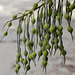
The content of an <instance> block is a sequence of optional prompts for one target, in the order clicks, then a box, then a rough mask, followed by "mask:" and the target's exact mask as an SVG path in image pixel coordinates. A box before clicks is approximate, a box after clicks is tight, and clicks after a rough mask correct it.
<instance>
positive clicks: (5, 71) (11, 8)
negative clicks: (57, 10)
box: [0, 0, 75, 75]
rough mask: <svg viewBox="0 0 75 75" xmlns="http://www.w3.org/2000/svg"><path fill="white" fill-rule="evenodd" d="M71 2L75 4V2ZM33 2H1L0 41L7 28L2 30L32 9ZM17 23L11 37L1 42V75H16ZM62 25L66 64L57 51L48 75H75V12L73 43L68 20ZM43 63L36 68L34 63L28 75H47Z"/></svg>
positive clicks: (49, 62)
mask: <svg viewBox="0 0 75 75" xmlns="http://www.w3.org/2000/svg"><path fill="white" fill-rule="evenodd" d="M37 1H38V0H37ZM69 1H70V2H73V0H69ZM33 2H36V0H0V39H1V37H2V34H3V31H5V30H6V27H5V28H4V29H3V30H1V29H2V27H3V25H4V24H5V23H6V22H7V21H9V20H10V19H11V18H12V15H14V14H17V13H18V12H24V11H25V10H28V9H31V8H32V5H33ZM64 13H65V9H64ZM17 23H18V21H14V22H13V26H12V27H11V28H10V29H9V35H8V36H7V37H5V38H4V39H3V40H2V42H0V75H16V74H15V72H14V67H15V57H16V48H17V45H16V37H17V36H16V27H17ZM62 25H63V27H64V30H63V32H64V33H63V43H64V47H65V50H66V51H67V55H66V64H65V65H64V64H63V57H62V56H61V57H60V53H59V51H57V53H56V55H55V56H52V57H50V56H49V61H48V66H47V75H75V10H74V11H73V15H72V22H71V26H72V27H73V28H74V31H73V36H74V40H73V41H72V39H71V36H70V34H69V33H68V32H67V27H68V25H67V22H66V20H64V19H63V24H62ZM21 46H23V44H21ZM36 62H37V60H36ZM41 63H42V61H41V60H40V61H39V62H37V66H36V67H35V66H34V64H33V63H32V68H31V70H30V71H29V72H28V73H27V75H45V73H44V72H42V67H41ZM21 75H24V72H21Z"/></svg>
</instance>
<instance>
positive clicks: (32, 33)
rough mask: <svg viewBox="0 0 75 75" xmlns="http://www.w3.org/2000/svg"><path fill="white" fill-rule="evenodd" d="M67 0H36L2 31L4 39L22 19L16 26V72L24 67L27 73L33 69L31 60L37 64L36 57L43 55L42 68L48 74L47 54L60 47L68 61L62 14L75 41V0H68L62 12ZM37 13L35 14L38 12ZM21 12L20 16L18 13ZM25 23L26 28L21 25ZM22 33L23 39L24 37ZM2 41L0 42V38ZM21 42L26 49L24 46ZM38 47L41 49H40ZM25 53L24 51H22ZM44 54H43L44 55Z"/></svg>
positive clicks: (18, 72)
mask: <svg viewBox="0 0 75 75" xmlns="http://www.w3.org/2000/svg"><path fill="white" fill-rule="evenodd" d="M63 2H64V0H39V1H38V2H37V3H33V7H32V9H29V10H26V11H25V12H24V13H18V14H16V15H13V16H12V20H10V21H8V22H6V24H5V25H4V26H3V28H4V27H5V26H6V25H7V30H6V31H5V32H4V33H3V37H2V38H1V40H2V39H3V38H4V37H5V36H7V35H8V30H9V28H10V27H11V26H12V25H13V23H12V21H14V20H17V19H19V24H18V26H17V33H16V34H17V51H16V52H17V53H16V58H15V63H16V67H15V68H14V71H15V72H16V74H17V75H20V70H22V69H21V68H22V67H21V66H23V68H24V73H25V74H24V75H26V74H27V72H28V71H29V70H30V69H31V67H32V65H31V61H33V63H34V65H35V66H36V59H37V58H36V57H37V56H38V61H39V59H40V58H42V63H41V65H42V67H43V70H44V71H45V73H46V68H47V64H48V55H49V54H50V56H52V55H55V54H56V52H57V50H59V51H60V55H62V56H63V57H64V64H65V61H66V58H65V56H66V54H67V52H66V50H65V48H64V44H63V37H62V35H63V29H64V27H63V24H62V19H63V16H64V18H65V20H66V21H67V23H68V27H67V31H68V32H69V33H70V34H71V37H72V40H73V29H74V28H73V27H72V26H71V20H72V12H73V10H74V9H75V0H74V1H73V3H71V2H70V1H69V0H66V3H65V6H66V13H65V15H64V14H63V7H64V6H63V5H64V4H63ZM35 11H36V12H37V15H36V12H35ZM19 14H20V15H21V16H19ZM35 15H36V16H35ZM18 16H19V17H18ZM23 22H24V27H22V24H23ZM21 34H23V35H22V39H21ZM1 40H0V41H1ZM21 41H22V43H23V46H24V49H23V51H22V49H21V45H20V44H21ZM38 49H39V50H38ZM22 52H23V53H22ZM42 56H43V57H42Z"/></svg>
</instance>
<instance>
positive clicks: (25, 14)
mask: <svg viewBox="0 0 75 75" xmlns="http://www.w3.org/2000/svg"><path fill="white" fill-rule="evenodd" d="M48 2H49V1H48ZM45 4H46V2H45V1H44V3H42V4H41V5H39V6H38V7H37V8H36V9H31V11H35V10H37V9H38V8H40V7H42V6H43V5H45ZM26 11H28V10H26ZM28 14H30V13H29V12H27V13H25V12H24V14H23V15H22V16H20V17H17V18H16V19H12V20H9V21H7V22H6V23H5V24H4V25H3V27H2V29H3V28H4V27H5V26H6V24H7V23H8V22H12V21H14V20H17V19H19V18H21V17H24V16H27V15H28Z"/></svg>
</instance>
